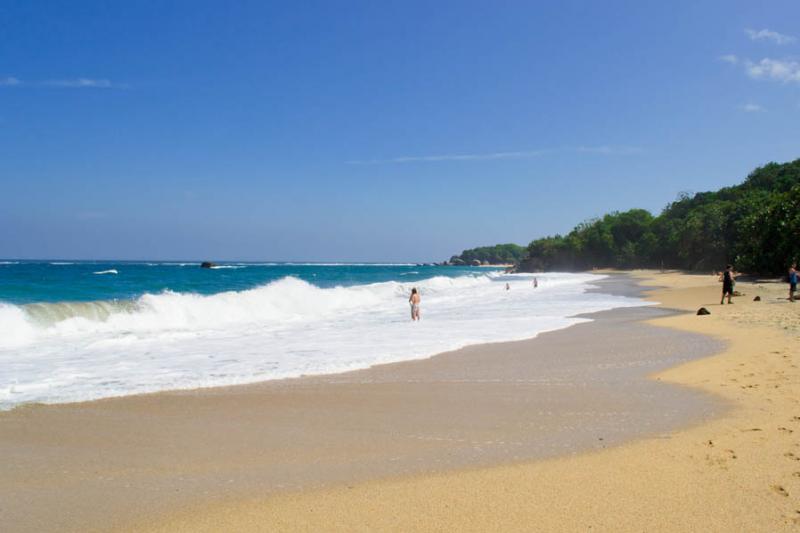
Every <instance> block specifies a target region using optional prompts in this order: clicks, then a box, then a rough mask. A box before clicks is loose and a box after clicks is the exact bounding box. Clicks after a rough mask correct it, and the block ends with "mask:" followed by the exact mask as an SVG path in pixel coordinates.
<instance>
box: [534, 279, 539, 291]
mask: <svg viewBox="0 0 800 533" xmlns="http://www.w3.org/2000/svg"><path fill="white" fill-rule="evenodd" d="M538 286H539V279H538V278H533V288H534V289H535V288H536V287H538Z"/></svg>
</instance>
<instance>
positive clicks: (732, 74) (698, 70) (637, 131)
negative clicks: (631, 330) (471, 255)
mask: <svg viewBox="0 0 800 533" xmlns="http://www.w3.org/2000/svg"><path fill="white" fill-rule="evenodd" d="M295 4H296V5H295ZM798 20H800V3H798V2H795V1H785V2H760V3H754V2H738V3H737V2H727V1H726V2H723V1H719V2H711V1H708V2H641V1H629V2H590V1H584V2H570V1H558V2H466V1H459V2H428V3H421V2H420V3H416V2H407V1H405V2H281V3H277V2H275V3H271V2H266V1H253V2H206V1H199V0H194V1H191V2H188V1H187V2H145V1H137V2H125V3H123V2H90V1H81V2H45V1H27V0H20V1H11V0H6V1H4V2H3V3H0V227H2V231H0V257H7V258H10V257H23V258H117V259H181V258H183V259H202V258H210V259H219V260H222V259H240V260H248V259H249V260H266V259H272V260H357V261H364V260H366V261H370V260H373V261H394V260H397V261H406V260H409V261H428V260H440V259H444V258H446V257H449V256H450V255H451V254H453V253H457V252H459V251H460V250H462V249H464V248H467V247H472V246H477V245H483V244H493V243H497V242H517V243H520V244H527V243H528V242H529V241H530V240H532V239H534V238H536V237H541V236H544V235H546V234H552V233H557V232H560V233H563V232H566V231H568V230H569V229H571V228H572V227H573V226H574V225H575V224H576V223H578V222H580V221H582V220H584V219H587V218H590V217H594V216H598V215H602V214H603V213H605V212H608V211H612V210H624V209H628V208H632V207H644V208H646V209H650V210H651V211H653V212H658V211H659V210H660V209H661V208H663V207H664V205H665V204H667V203H668V202H670V201H671V200H673V199H674V198H675V197H676V196H677V194H678V193H679V192H681V191H702V190H710V189H716V188H718V187H720V186H724V185H731V184H734V183H738V182H740V181H741V180H742V179H743V178H744V177H745V176H746V175H747V173H748V172H750V171H751V170H752V169H753V168H755V167H756V166H759V165H761V164H763V163H766V162H768V161H780V162H782V161H787V160H791V159H795V158H797V157H800V127H798V123H800V27H799V26H798V25H797V24H796V23H797V21H798Z"/></svg>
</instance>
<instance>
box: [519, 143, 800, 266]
mask: <svg viewBox="0 0 800 533" xmlns="http://www.w3.org/2000/svg"><path fill="white" fill-rule="evenodd" d="M798 259H800V159H797V160H795V161H792V162H790V163H784V164H777V163H769V164H768V165H765V166H763V167H760V168H758V169H756V170H755V171H753V172H752V173H751V174H750V175H749V176H748V177H747V179H746V180H745V181H744V183H742V184H740V185H736V186H732V187H725V188H723V189H720V190H718V191H716V192H703V193H697V194H683V195H681V196H680V197H679V198H678V199H677V200H676V201H675V202H672V203H671V204H669V205H668V206H667V207H666V208H665V209H664V210H663V211H662V212H661V214H660V215H658V216H653V215H652V214H650V213H649V212H648V211H645V210H644V209H631V210H630V211H625V212H621V213H620V212H615V213H611V214H607V215H605V216H603V217H602V218H598V219H593V220H589V221H586V222H583V223H581V224H579V225H578V226H577V227H575V229H573V230H572V231H571V232H570V233H568V234H567V235H555V236H551V237H545V238H542V239H537V240H535V241H533V242H531V243H530V245H528V248H527V253H526V254H525V257H524V258H523V259H522V260H521V261H520V269H521V270H529V271H530V270H552V269H558V270H583V269H588V268H592V267H617V268H635V267H650V268H658V267H665V268H680V269H687V270H698V271H706V270H720V269H721V268H723V267H724V265H725V264H726V263H732V264H733V265H734V267H735V268H736V269H737V270H740V271H743V272H750V273H754V274H777V273H782V272H785V271H786V268H787V266H788V264H789V263H790V262H791V261H795V260H798Z"/></svg>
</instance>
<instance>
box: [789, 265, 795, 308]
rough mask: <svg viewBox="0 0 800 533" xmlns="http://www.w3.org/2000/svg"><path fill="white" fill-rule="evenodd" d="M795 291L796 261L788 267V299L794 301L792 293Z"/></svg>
mask: <svg viewBox="0 0 800 533" xmlns="http://www.w3.org/2000/svg"><path fill="white" fill-rule="evenodd" d="M795 292H797V263H792V266H790V267H789V301H790V302H794V293H795Z"/></svg>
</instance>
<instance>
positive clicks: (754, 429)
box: [742, 428, 763, 433]
mask: <svg viewBox="0 0 800 533" xmlns="http://www.w3.org/2000/svg"><path fill="white" fill-rule="evenodd" d="M746 431H763V430H762V429H761V428H750V429H743V430H742V433H744V432H746Z"/></svg>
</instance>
